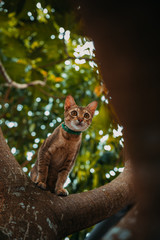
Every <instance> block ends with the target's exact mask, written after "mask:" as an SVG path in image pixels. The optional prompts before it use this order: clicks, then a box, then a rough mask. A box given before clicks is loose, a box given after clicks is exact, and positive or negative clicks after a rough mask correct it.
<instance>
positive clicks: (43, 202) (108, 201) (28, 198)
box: [0, 130, 134, 239]
mask: <svg viewBox="0 0 160 240" xmlns="http://www.w3.org/2000/svg"><path fill="white" fill-rule="evenodd" d="M131 176H132V174H131V167H130V163H129V162H127V163H126V167H125V170H124V172H123V173H121V174H120V175H119V176H118V177H117V178H116V179H115V180H114V181H112V182H111V183H110V184H107V185H104V186H102V187H100V188H98V189H94V190H92V191H88V192H84V193H80V194H74V195H69V196H67V197H64V198H63V197H58V196H56V195H54V194H52V193H50V192H46V191H43V190H41V189H39V188H37V187H36V186H35V185H34V184H33V183H32V182H31V180H30V179H29V178H28V177H27V176H26V175H25V174H24V173H23V171H22V169H21V167H20V166H19V164H18V163H17V161H16V160H15V158H14V156H13V155H12V154H11V152H10V149H9V147H8V145H7V143H6V141H5V139H4V137H3V135H2V132H1V130H0V231H1V235H0V236H3V239H5V237H6V239H14V238H16V239H61V238H62V237H64V236H67V235H68V234H71V233H73V232H76V231H79V230H81V229H84V228H86V227H89V226H91V225H93V224H95V223H97V222H99V221H101V220H103V219H105V218H106V217H109V216H111V215H112V214H114V213H115V212H116V211H118V210H119V209H121V208H122V207H123V206H125V205H127V204H129V203H132V202H133V199H134V189H133V185H132V181H131Z"/></svg>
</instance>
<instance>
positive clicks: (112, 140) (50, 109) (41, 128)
mask: <svg viewBox="0 0 160 240" xmlns="http://www.w3.org/2000/svg"><path fill="white" fill-rule="evenodd" d="M0 22H1V24H0V61H1V62H2V63H3V66H4V68H5V70H6V72H7V73H8V75H9V76H10V78H11V79H12V81H15V82H16V83H20V84H23V83H27V84H28V85H27V87H26V88H24V89H20V88H18V87H14V86H8V85H7V82H6V79H5V78H4V77H3V76H2V75H0V125H1V127H2V130H3V132H4V135H5V137H6V139H7V141H8V144H9V146H10V147H11V151H12V153H13V154H14V155H15V157H16V159H17V160H18V162H19V163H20V164H21V166H22V168H23V170H24V171H25V172H26V173H29V171H30V169H31V166H32V164H34V162H35V160H36V153H37V149H38V148H39V146H40V145H41V143H42V142H43V140H44V139H45V138H46V137H47V136H48V135H49V134H50V133H52V132H53V130H54V129H55V128H56V127H57V126H58V125H59V124H60V123H61V122H62V121H63V111H64V110H63V107H64V100H65V97H66V96H67V95H68V94H71V95H72V96H73V97H74V98H75V100H76V102H77V104H78V105H82V106H85V105H87V104H88V103H89V102H91V101H93V100H97V101H98V102H99V105H98V109H97V111H96V113H95V117H94V119H93V123H92V125H91V127H90V128H89V129H88V130H87V131H86V132H85V133H84V134H83V141H82V147H81V150H80V153H79V156H78V158H77V162H76V165H75V167H74V169H73V171H72V173H71V175H70V178H69V179H68V181H67V184H68V190H69V192H70V193H77V192H81V191H86V190H89V189H93V188H96V187H98V186H100V185H102V184H105V183H107V182H109V181H110V180H112V179H113V178H114V177H115V176H116V175H117V174H118V173H119V171H121V170H122V168H120V167H121V155H120V153H121V150H122V146H123V138H122V133H121V130H122V128H121V127H120V126H119V125H118V124H117V122H116V121H115V118H114V115H113V111H112V106H111V105H110V103H109V99H108V98H107V90H106V88H105V87H104V85H103V82H102V79H101V75H100V73H99V69H98V65H97V61H96V58H95V49H94V43H93V42H92V41H91V40H90V39H88V38H87V37H86V36H84V33H83V32H82V30H81V21H80V20H79V19H78V18H77V16H75V13H74V11H73V8H72V7H71V6H70V5H69V4H68V3H67V1H60V0H56V1H49V0H48V1H47V0H40V1H35V0H34V1H33V0H23V1H21V0H14V1H13V0H11V1H7V2H5V3H4V2H3V1H1V2H0ZM35 80H40V81H41V82H42V83H43V85H40V84H36V85H34V86H29V84H30V83H31V82H33V81H35ZM85 234H86V231H84V232H83V233H81V234H80V233H77V234H76V235H73V236H72V237H71V239H81V238H82V239H84V236H85ZM77 236H78V238H77Z"/></svg>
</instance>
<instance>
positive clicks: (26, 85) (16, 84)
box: [0, 61, 46, 89]
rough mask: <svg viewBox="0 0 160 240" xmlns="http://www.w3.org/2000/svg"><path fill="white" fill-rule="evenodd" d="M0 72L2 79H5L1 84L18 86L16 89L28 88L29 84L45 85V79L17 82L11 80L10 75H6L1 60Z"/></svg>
mask: <svg viewBox="0 0 160 240" xmlns="http://www.w3.org/2000/svg"><path fill="white" fill-rule="evenodd" d="M0 72H1V74H2V76H3V78H4V80H5V81H6V83H5V84H3V86H7V87H14V88H18V89H25V88H28V87H30V86H35V85H40V86H45V85H46V79H44V81H41V80H35V81H33V82H30V83H17V82H15V81H13V80H12V79H11V78H10V76H9V75H8V73H7V71H6V69H5V67H4V65H3V64H2V62H1V61H0Z"/></svg>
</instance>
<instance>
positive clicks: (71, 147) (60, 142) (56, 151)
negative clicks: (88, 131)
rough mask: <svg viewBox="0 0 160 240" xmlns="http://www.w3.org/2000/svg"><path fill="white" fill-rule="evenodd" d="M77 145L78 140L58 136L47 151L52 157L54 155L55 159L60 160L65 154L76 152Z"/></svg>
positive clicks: (70, 154) (69, 154)
mask: <svg viewBox="0 0 160 240" xmlns="http://www.w3.org/2000/svg"><path fill="white" fill-rule="evenodd" d="M78 146H79V142H74V141H70V140H67V139H62V138H60V139H57V140H56V141H54V142H53V143H52V144H51V146H50V147H49V152H50V154H51V156H52V157H56V159H59V160H62V159H65V158H66V156H68V157H72V156H74V155H75V154H76V152H77V149H78Z"/></svg>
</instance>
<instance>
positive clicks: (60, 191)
mask: <svg viewBox="0 0 160 240" xmlns="http://www.w3.org/2000/svg"><path fill="white" fill-rule="evenodd" d="M55 192H56V195H58V196H63V197H65V196H68V195H69V192H68V191H67V190H66V189H64V188H62V189H57V190H56V191H55Z"/></svg>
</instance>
